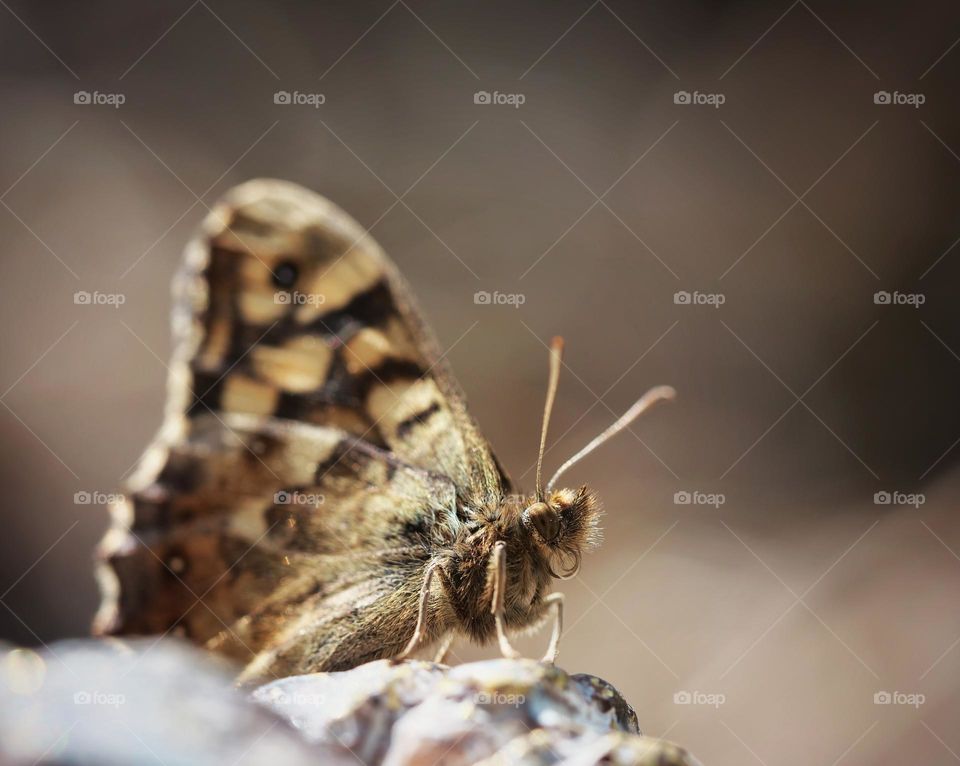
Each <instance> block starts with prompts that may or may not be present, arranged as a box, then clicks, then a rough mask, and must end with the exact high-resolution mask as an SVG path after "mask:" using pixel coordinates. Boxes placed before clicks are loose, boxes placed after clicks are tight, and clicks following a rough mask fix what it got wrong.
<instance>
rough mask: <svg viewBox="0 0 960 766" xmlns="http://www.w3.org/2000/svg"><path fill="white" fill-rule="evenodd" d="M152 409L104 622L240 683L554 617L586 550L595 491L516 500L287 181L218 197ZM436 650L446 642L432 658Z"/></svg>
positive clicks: (407, 333) (414, 324)
mask: <svg viewBox="0 0 960 766" xmlns="http://www.w3.org/2000/svg"><path fill="white" fill-rule="evenodd" d="M175 297H176V302H175V309H174V314H173V329H174V334H175V337H176V351H175V354H174V358H173V361H172V363H171V373H170V380H169V394H168V397H169V398H168V404H167V410H166V416H165V419H164V423H163V426H162V428H161V429H160V432H159V434H158V435H157V437H156V439H155V440H154V442H153V443H152V444H151V445H150V446H149V447H148V449H147V451H146V453H145V454H144V456H143V457H142V458H141V460H140V463H139V464H138V467H137V469H136V471H135V473H134V474H133V475H132V477H131V479H130V481H129V484H128V487H127V493H126V494H125V497H124V500H123V501H122V502H120V503H117V504H116V505H115V506H114V507H113V508H112V519H113V522H112V526H111V529H110V530H109V532H108V533H107V535H106V537H105V538H104V540H103V542H102V543H101V546H100V549H99V556H98V559H99V563H98V575H99V580H100V582H101V587H102V591H103V594H104V599H103V605H102V607H101V609H100V612H99V613H98V615H97V618H96V621H95V626H94V629H95V632H97V633H100V634H142V633H164V632H177V633H180V634H183V635H186V636H187V637H189V638H190V639H192V640H193V641H196V642H198V643H200V644H203V645H205V646H207V647H209V648H211V649H213V650H216V651H218V652H221V653H224V654H226V655H228V656H230V657H232V658H234V659H236V660H238V661H239V662H241V663H242V664H243V665H244V670H243V672H242V675H241V680H242V681H254V680H260V679H264V678H270V677H279V676H284V675H290V674H294V673H304V672H312V671H321V670H340V669H345V668H350V667H353V666H355V665H358V664H360V663H362V662H365V661H368V660H373V659H378V658H385V657H404V656H407V655H408V654H410V653H411V652H413V651H414V650H415V649H416V648H418V647H421V646H427V645H429V644H432V643H437V642H440V643H442V644H443V645H444V647H446V646H448V645H449V644H448V641H449V638H450V637H452V636H453V635H456V634H460V635H464V636H467V637H469V638H470V639H472V640H475V641H478V642H483V641H487V640H490V639H492V638H494V637H496V638H497V639H498V641H499V643H500V648H501V650H502V652H503V653H504V654H505V655H508V656H514V655H515V652H514V650H513V648H512V647H511V646H510V643H509V640H508V638H507V631H508V630H516V629H522V628H528V627H531V626H533V625H536V624H538V623H540V622H542V621H543V620H545V619H547V618H548V617H549V615H550V613H551V612H552V613H554V614H555V622H554V630H553V636H552V638H551V640H550V646H549V649H548V651H547V655H546V657H545V659H546V660H548V661H552V660H553V658H554V657H555V656H556V652H557V647H558V643H559V638H560V624H561V614H562V600H561V596H560V594H556V593H550V592H549V586H550V582H551V580H552V579H553V578H554V577H558V576H560V577H562V576H570V575H572V574H573V573H574V572H575V571H576V570H577V568H578V567H579V564H580V557H581V555H582V553H583V551H585V550H586V549H588V548H589V547H591V546H592V545H594V544H595V543H596V542H597V539H598V531H597V517H598V514H599V502H598V500H597V498H596V496H595V495H594V494H593V492H591V491H590V490H588V489H587V488H586V487H581V488H580V489H554V484H555V482H556V480H557V478H558V476H559V474H560V473H561V472H563V471H564V470H566V468H568V467H569V466H570V465H572V464H573V463H574V462H576V461H577V460H579V459H580V458H581V457H583V456H584V455H586V454H587V453H589V452H590V451H592V450H593V449H594V448H595V447H597V446H599V445H600V444H601V443H603V442H604V441H605V440H606V439H608V438H609V437H610V436H612V435H613V434H615V433H616V432H617V431H619V430H621V429H622V428H624V427H625V426H626V425H627V424H628V423H629V422H630V421H631V420H633V419H634V418H635V417H637V416H638V415H639V414H640V413H641V412H642V411H643V410H644V409H646V408H647V407H649V406H650V405H651V404H652V403H654V402H656V401H658V400H660V399H664V398H668V397H670V396H672V390H670V389H668V388H665V387H661V388H657V389H653V390H652V391H650V392H648V393H647V394H646V395H645V396H644V397H643V398H641V399H640V400H639V401H638V402H637V403H636V404H635V405H634V406H633V407H631V408H630V410H629V411H628V412H627V413H625V414H624V416H623V417H622V418H620V420H618V421H617V422H616V423H614V424H613V425H612V426H611V427H610V428H609V429H607V431H605V432H604V433H603V434H601V435H600V436H598V437H597V438H596V439H594V440H593V441H592V442H591V443H590V444H588V445H587V446H586V447H585V448H584V449H583V450H581V451H580V452H579V453H578V454H577V455H575V456H574V457H573V458H571V460H569V461H567V463H565V464H564V465H563V466H562V467H561V469H560V471H558V472H557V474H556V475H555V476H554V478H553V479H551V480H550V481H549V482H547V483H546V484H544V483H543V482H542V476H541V467H542V460H543V447H544V444H545V441H546V430H547V423H548V421H549V415H550V411H551V409H552V406H553V400H554V394H555V391H556V384H557V379H558V376H559V371H560V364H561V360H560V353H561V347H562V343H561V342H560V341H559V340H555V341H554V344H553V347H552V352H551V365H550V384H549V387H548V394H547V403H546V407H545V412H544V424H543V430H542V433H541V441H540V457H539V460H538V465H537V487H536V492H535V493H534V494H532V495H526V496H524V495H516V494H513V490H512V487H511V483H510V481H509V479H508V477H507V475H506V473H505V472H504V470H503V469H502V468H501V467H500V466H499V464H498V463H497V461H496V459H495V458H494V456H493V453H492V451H491V449H490V446H489V445H488V444H487V442H486V441H485V440H484V438H483V436H482V435H481V434H480V432H479V430H478V428H477V426H476V424H475V422H474V421H473V419H472V418H471V416H470V414H469V413H468V412H467V408H466V404H465V401H464V397H463V394H462V392H461V390H460V387H459V386H458V385H457V383H456V381H455V380H454V378H453V376H452V374H451V372H450V370H449V369H448V367H447V364H446V362H445V361H444V359H443V356H442V354H441V353H440V350H439V347H438V345H437V343H436V341H435V340H434V338H433V335H432V333H431V332H430V330H429V329H428V327H427V326H426V324H425V322H424V320H423V318H422V317H421V314H420V312H419V311H418V309H417V307H416V305H415V303H414V300H413V298H412V295H411V292H410V290H409V288H408V287H407V285H406V283H405V282H404V280H403V278H402V277H401V276H400V274H399V273H398V271H397V269H396V267H395V266H394V265H393V263H392V262H391V261H390V260H389V259H388V258H387V257H386V255H385V254H384V253H383V252H382V251H381V249H380V248H379V246H378V245H377V244H376V243H375V242H374V241H373V239H372V238H371V237H370V236H369V235H368V234H367V233H366V232H365V231H364V230H363V229H362V228H361V227H360V225H359V224H357V223H356V222H355V221H354V220H353V219H352V218H350V217H349V216H348V215H347V214H346V213H344V212H343V211H342V210H340V209H339V208H337V207H336V206H334V205H333V204H331V203H330V202H328V201H327V200H325V199H323V198H322V197H320V196H318V195H316V194H314V193H312V192H310V191H308V190H306V189H303V188H301V187H299V186H296V185H294V184H290V183H286V182H281V181H272V180H256V181H251V182H248V183H246V184H243V185H241V186H239V187H236V188H234V189H233V190H232V191H230V192H229V193H228V194H227V195H226V197H225V198H224V199H223V200H222V201H221V202H220V203H219V204H218V205H217V206H216V208H215V209H214V210H213V211H212V212H211V214H210V215H209V216H208V217H207V219H206V220H205V222H204V223H203V226H202V230H201V232H200V235H199V236H198V237H197V238H195V239H194V240H193V241H192V242H191V243H190V245H189V246H188V248H187V251H186V256H185V264H184V266H183V268H182V270H181V272H180V273H179V275H178V277H177V279H176V284H175ZM441 653H442V652H441Z"/></svg>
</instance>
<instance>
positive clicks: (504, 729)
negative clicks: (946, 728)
mask: <svg viewBox="0 0 960 766" xmlns="http://www.w3.org/2000/svg"><path fill="white" fill-rule="evenodd" d="M235 672H236V669H235V668H233V667H231V666H229V665H227V664H225V663H224V662H222V661H220V660H218V659H216V658H214V657H213V656H211V655H209V654H207V653H206V652H203V651H201V650H198V649H195V648H193V647H190V646H188V645H186V644H183V643H181V642H179V641H176V640H169V639H168V640H163V641H159V642H157V641H154V640H140V641H132V642H124V643H121V642H119V641H109V642H108V641H70V642H64V643H60V644H55V645H53V646H52V647H50V648H49V649H47V650H44V651H40V652H33V651H30V650H23V649H16V650H14V649H11V648H2V647H0V764H2V765H3V766H6V765H7V764H16V765H17V766H19V765H20V764H25V765H26V764H30V765H32V764H35V763H37V762H45V763H58V764H88V763H89V764H105V765H107V766H110V765H112V764H136V763H162V764H164V766H178V765H179V764H206V763H227V764H261V763H262V764H269V765H270V766H279V764H281V763H282V764H283V766H298V765H299V764H330V766H341V764H350V766H357V764H369V765H370V766H374V765H378V766H379V765H382V766H466V764H483V765H484V766H507V765H508V764H530V765H531V766H541V765H542V766H550V765H552V764H563V765H564V766H591V765H592V764H600V763H607V764H638V765H641V766H642V765H645V764H649V765H650V766H654V764H656V766H692V765H693V764H695V763H696V761H695V760H694V759H693V758H691V757H690V756H689V755H688V754H687V753H686V752H685V751H683V750H682V749H680V748H678V747H676V746H675V745H672V744H670V743H667V742H662V741H660V740H657V739H653V738H648V737H643V736H641V735H640V733H639V729H638V727H637V717H636V715H635V714H634V712H633V710H632V709H631V707H630V706H629V704H627V702H626V701H625V700H624V699H623V697H621V696H620V694H619V693H618V692H617V691H616V689H614V688H613V687H612V686H611V685H610V684H608V683H607V682H605V681H603V680H601V679H599V678H596V677H594V676H589V675H574V676H571V675H568V674H567V673H565V672H564V671H563V670H561V669H559V668H556V667H553V666H549V665H544V664H541V663H538V662H534V661H532V660H506V659H498V660H487V661H484V662H474V663H469V664H465V665H459V666H456V667H452V668H451V667H447V666H445V665H438V664H435V663H429V662H421V661H408V662H402V663H397V664H394V663H391V662H388V661H380V662H373V663H369V664H367V665H362V666H360V667H358V668H354V669H353V670H349V671H346V672H342V673H317V674H312V675H306V676H295V677H291V678H284V679H280V680H278V681H274V682H272V683H269V684H266V685H265V686H262V687H260V688H258V689H256V690H254V691H252V692H250V691H247V690H238V689H237V688H236V687H235V686H234V683H233V679H234V675H235Z"/></svg>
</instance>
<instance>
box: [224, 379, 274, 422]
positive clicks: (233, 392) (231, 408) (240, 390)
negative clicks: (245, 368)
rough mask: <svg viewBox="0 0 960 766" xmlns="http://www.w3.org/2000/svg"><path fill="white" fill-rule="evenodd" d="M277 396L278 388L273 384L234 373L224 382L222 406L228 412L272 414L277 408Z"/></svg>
mask: <svg viewBox="0 0 960 766" xmlns="http://www.w3.org/2000/svg"><path fill="white" fill-rule="evenodd" d="M277 397H278V394H277V389H276V388H274V387H273V386H272V385H270V384H268V383H261V382H259V381H256V380H251V379H250V378H247V377H244V376H242V375H234V376H232V377H228V378H227V379H226V381H225V383H224V386H223V396H222V398H221V406H222V407H223V409H225V410H226V411H227V412H249V413H250V414H253V415H270V414H272V413H273V412H274V411H275V410H276V407H277Z"/></svg>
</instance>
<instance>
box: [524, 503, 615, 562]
mask: <svg viewBox="0 0 960 766" xmlns="http://www.w3.org/2000/svg"><path fill="white" fill-rule="evenodd" d="M599 517H600V500H599V498H598V497H597V495H596V493H594V492H593V491H592V490H590V489H588V488H587V487H586V486H583V487H580V489H557V490H553V491H551V492H550V493H548V494H547V495H545V496H544V498H543V500H538V499H537V498H536V497H533V498H530V502H529V504H528V505H527V506H526V508H524V510H523V511H522V512H521V514H520V522H521V524H522V527H523V529H524V531H525V533H526V534H527V535H529V536H530V538H531V539H532V540H533V541H534V542H535V543H536V544H537V545H538V546H539V547H540V548H541V549H542V550H543V551H544V552H545V553H546V554H547V556H548V558H549V560H550V568H551V571H550V574H551V575H553V576H554V577H558V578H561V579H565V578H568V577H573V576H574V575H575V574H576V573H577V571H578V570H579V569H580V560H581V558H582V556H583V553H584V551H586V550H589V549H590V548H592V547H593V546H595V545H596V544H597V543H599V542H600V530H599V527H598V521H599Z"/></svg>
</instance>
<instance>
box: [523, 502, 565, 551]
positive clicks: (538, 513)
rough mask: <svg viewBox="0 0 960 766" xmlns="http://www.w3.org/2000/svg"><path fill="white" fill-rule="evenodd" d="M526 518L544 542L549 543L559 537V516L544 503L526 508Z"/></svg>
mask: <svg viewBox="0 0 960 766" xmlns="http://www.w3.org/2000/svg"><path fill="white" fill-rule="evenodd" d="M526 517H527V519H529V521H530V523H531V524H533V528H534V529H535V530H537V534H538V535H540V538H541V539H542V540H543V541H544V542H546V543H551V542H553V541H554V540H556V539H557V537H558V536H559V534H560V514H558V513H557V512H556V511H555V510H553V508H551V507H550V506H549V505H547V504H546V503H542V502H541V503H534V504H533V505H531V506H530V507H529V508H527V511H526Z"/></svg>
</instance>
